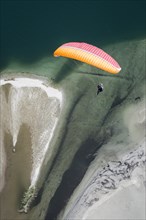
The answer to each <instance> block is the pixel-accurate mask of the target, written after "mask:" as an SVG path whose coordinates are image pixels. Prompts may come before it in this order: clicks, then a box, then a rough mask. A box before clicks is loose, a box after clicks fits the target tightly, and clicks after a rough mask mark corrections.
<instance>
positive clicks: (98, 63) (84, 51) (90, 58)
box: [54, 42, 121, 74]
mask: <svg viewBox="0 0 146 220" xmlns="http://www.w3.org/2000/svg"><path fill="white" fill-rule="evenodd" d="M54 56H55V57H58V56H62V57H67V58H71V59H75V60H79V61H81V62H84V63H87V64H89V65H91V66H95V67H97V68H99V69H102V70H104V71H106V72H109V73H113V74H116V73H118V72H120V70H121V67H120V65H119V64H118V63H117V61H116V60H115V59H114V58H112V57H111V56H110V55H109V54H107V53H106V52H104V51H103V50H102V49H100V48H98V47H95V46H93V45H91V44H87V43H80V42H70V43H65V44H63V45H61V46H60V47H59V48H57V49H56V50H55V52H54Z"/></svg>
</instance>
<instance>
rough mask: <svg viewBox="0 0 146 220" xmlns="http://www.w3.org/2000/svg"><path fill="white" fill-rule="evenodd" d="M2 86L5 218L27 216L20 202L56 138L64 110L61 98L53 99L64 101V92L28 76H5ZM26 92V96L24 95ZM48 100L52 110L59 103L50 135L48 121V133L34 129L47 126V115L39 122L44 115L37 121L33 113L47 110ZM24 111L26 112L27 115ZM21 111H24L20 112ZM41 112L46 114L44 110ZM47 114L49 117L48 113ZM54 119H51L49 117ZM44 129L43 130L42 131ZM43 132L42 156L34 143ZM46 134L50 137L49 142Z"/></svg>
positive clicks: (2, 201) (2, 200)
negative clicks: (59, 120)
mask: <svg viewBox="0 0 146 220" xmlns="http://www.w3.org/2000/svg"><path fill="white" fill-rule="evenodd" d="M0 85H1V95H2V96H1V97H2V98H1V104H2V108H1V113H2V116H1V117H2V122H1V129H2V130H1V135H2V139H3V143H2V146H1V147H2V148H4V154H5V155H1V159H2V160H5V157H6V162H5V161H1V162H2V163H3V164H4V165H3V167H2V172H3V175H2V176H1V182H2V183H4V187H3V189H2V192H1V194H0V205H1V217H2V219H7V220H12V219H15V220H16V219H26V214H22V213H21V214H20V213H19V212H18V210H19V209H20V204H21V201H22V198H23V195H24V193H25V192H26V191H27V190H28V189H29V187H30V186H32V185H35V184H36V182H37V178H38V176H39V171H40V167H41V163H42V161H43V157H44V156H45V152H46V151H47V149H48V147H49V143H50V141H51V138H52V137H53V132H54V129H55V127H56V125H57V120H58V117H59V114H60V111H58V110H57V109H56V108H58V107H57V106H58V104H57V101H53V100H58V101H59V103H60V104H61V102H62V93H61V92H60V91H58V90H57V89H54V88H53V87H49V86H48V85H46V82H44V81H43V80H41V79H32V78H28V77H27V78H25V77H24V78H22V76H21V77H18V78H15V77H11V78H10V77H9V78H6V79H2V78H1V80H0ZM27 88H28V89H27ZM29 88H30V90H29ZM25 91H26V92H25ZM29 91H30V92H29ZM23 93H24V96H22V95H23ZM27 93H28V95H27ZM39 94H40V95H39ZM19 96H20V98H19ZM21 96H22V97H21ZM37 96H38V97H37ZM39 96H40V98H39ZM23 97H24V98H23ZM44 97H45V98H44ZM22 98H23V99H24V100H23V99H22ZM53 98H55V99H53ZM31 99H32V103H33V102H34V104H35V103H36V104H37V106H36V107H35V108H34V106H33V104H31ZM43 99H44V100H43ZM47 99H48V106H49V108H50V111H51V110H52V111H53V109H51V105H52V106H56V108H55V111H56V113H55V112H52V113H51V114H50V117H54V120H53V118H50V119H51V121H48V123H50V126H51V127H49V128H48V132H49V135H50V136H48V134H47V133H46V131H45V129H46V128H45V126H47V124H46V125H45V126H44V133H40V134H39V132H38V131H37V130H36V131H34V132H37V133H38V134H37V133H36V134H35V133H34V134H33V133H32V131H33V127H34V128H35V129H37V126H40V128H41V129H43V127H42V126H43V123H42V119H41V118H40V117H44V115H40V116H39V115H38V116H37V117H36V121H37V120H39V118H40V122H39V121H38V124H37V123H36V122H35V121H34V120H33V117H31V116H30V114H31V112H32V111H33V108H34V111H33V112H32V114H34V116H35V114H37V113H39V112H38V110H39V109H38V108H40V110H39V111H43V103H44V106H45V107H46V111H47V109H48V107H47V104H46V100H47ZM19 100H20V101H19ZM25 100H26V102H25ZM27 100H30V101H27ZM35 100H38V101H39V100H41V101H43V103H41V102H40V104H39V102H38V103H37V102H36V101H35ZM54 102H55V103H54ZM15 103H16V104H15ZM21 103H22V104H21ZM23 103H24V104H23ZM53 103H54V104H53ZM21 105H22V107H21ZM39 105H40V107H39ZM25 106H26V107H25ZM31 108H32V110H31ZM41 109H42V110H41ZM24 110H25V111H26V115H25V111H24ZM20 111H22V112H21V113H19V112H20ZM29 111H30V112H29ZM17 112H18V113H17ZM19 114H20V115H19ZM39 114H42V112H40V113H39ZM27 115H28V116H29V117H30V119H29V117H28V119H27ZM15 117H16V118H15ZM45 117H46V118H47V115H46V116H45ZM50 119H49V118H48V120H50ZM31 120H32V123H34V125H33V126H32V125H31ZM45 120H46V119H45ZM41 123H42V125H41ZM52 126H53V127H52ZM17 130H18V131H17ZM42 131H43V130H42ZM42 131H41V130H40V132H42ZM39 135H41V136H40V138H41V139H40V144H41V145H44V146H43V148H42V147H41V148H42V149H43V151H41V155H39V149H37V145H36V152H34V147H35V145H34V144H35V142H36V143H37V142H38V140H39V139H38V140H35V139H34V138H35V136H36V137H38V138H39ZM44 135H46V137H47V139H46V142H45V139H44V137H45V136H44ZM1 152H2V151H1ZM37 152H38V153H37ZM34 153H35V158H36V156H37V155H36V154H38V162H37V161H36V162H37V164H36V165H35V164H34ZM36 162H35V163H36ZM34 165H35V167H34ZM32 171H33V172H32Z"/></svg>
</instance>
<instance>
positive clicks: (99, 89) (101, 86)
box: [97, 83, 104, 95]
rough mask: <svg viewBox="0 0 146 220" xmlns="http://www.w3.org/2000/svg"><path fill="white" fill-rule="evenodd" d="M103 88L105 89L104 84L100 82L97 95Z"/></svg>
mask: <svg viewBox="0 0 146 220" xmlns="http://www.w3.org/2000/svg"><path fill="white" fill-rule="evenodd" d="M103 89H104V87H103V84H102V83H100V84H98V85H97V95H98V94H99V93H100V92H102V91H103Z"/></svg>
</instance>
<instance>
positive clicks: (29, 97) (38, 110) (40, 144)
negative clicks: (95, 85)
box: [0, 77, 62, 190]
mask: <svg viewBox="0 0 146 220" xmlns="http://www.w3.org/2000/svg"><path fill="white" fill-rule="evenodd" d="M0 85H1V86H4V85H12V87H11V88H10V91H9V95H8V103H7V101H6V100H5V94H4V92H3V90H2V93H1V106H2V107H1V114H2V115H1V116H2V118H3V120H2V126H1V129H2V131H1V134H2V137H1V140H2V142H3V132H4V131H7V132H10V133H11V135H12V138H13V150H14V151H15V145H16V143H17V137H18V133H19V130H20V127H21V125H22V124H23V123H26V124H28V126H29V127H30V130H31V133H32V134H31V136H32V150H33V155H32V157H33V162H32V164H33V168H32V172H31V185H35V182H36V181H37V178H38V176H39V171H40V167H41V164H42V162H43V159H44V156H45V153H46V151H47V150H48V147H49V143H50V141H51V139H52V136H53V133H54V130H55V127H56V125H57V122H58V117H59V115H58V114H59V111H60V110H59V111H58V110H57V109H58V107H59V108H60V107H61V104H62V93H61V91H59V90H57V89H54V88H52V87H49V86H46V85H45V83H44V81H42V80H39V79H32V78H23V77H22V78H21V77H19V78H13V79H1V80H0ZM1 88H2V87H1ZM45 94H46V95H47V96H48V100H47V98H46V97H45ZM43 99H44V100H43ZM57 100H58V101H57ZM51 103H52V104H51ZM39 105H40V106H39ZM54 106H55V107H54ZM43 108H44V109H43ZM47 108H48V109H47ZM6 109H7V110H6ZM49 109H50V111H51V112H48V113H47V111H49ZM31 111H32V112H34V115H33V114H32V115H33V116H32V115H31ZM53 111H54V112H53ZM57 111H58V113H57ZM48 114H49V115H48ZM39 118H40V119H39ZM47 118H48V119H47ZM43 120H44V122H43ZM46 120H48V121H46ZM49 120H51V121H49ZM52 123H53V124H52ZM43 125H44V127H43ZM47 126H49V127H50V128H48V127H47ZM16 154H17V149H16ZM1 155H3V156H1V158H3V160H2V161H1V190H2V188H3V186H4V176H5V175H4V173H5V168H6V156H5V152H4V149H3V143H1Z"/></svg>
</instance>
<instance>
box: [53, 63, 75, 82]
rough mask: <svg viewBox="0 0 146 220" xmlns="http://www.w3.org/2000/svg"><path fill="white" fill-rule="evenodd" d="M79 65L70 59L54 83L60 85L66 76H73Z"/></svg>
mask: <svg viewBox="0 0 146 220" xmlns="http://www.w3.org/2000/svg"><path fill="white" fill-rule="evenodd" d="M78 65H79V64H78V63H77V62H74V60H70V59H68V60H67V61H66V62H65V63H64V64H63V66H62V67H61V68H60V70H59V71H58V73H57V75H56V77H55V79H54V82H55V83H58V82H60V81H62V80H63V79H64V78H65V77H66V76H68V75H69V74H71V73H72V72H73V71H75V69H76V68H77V67H78Z"/></svg>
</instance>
